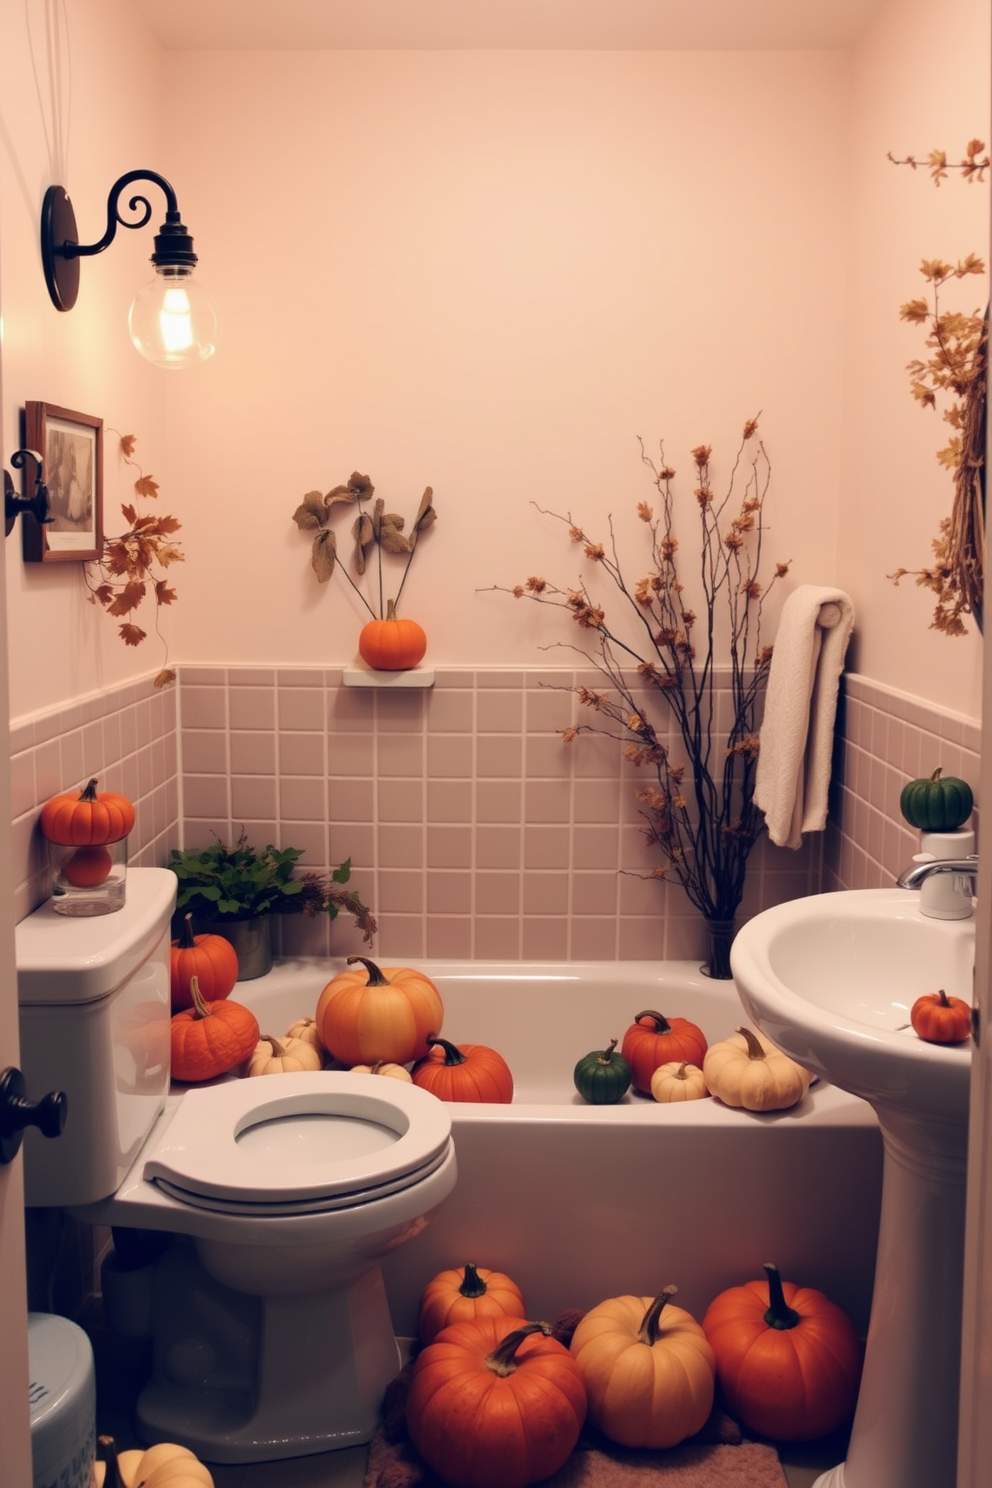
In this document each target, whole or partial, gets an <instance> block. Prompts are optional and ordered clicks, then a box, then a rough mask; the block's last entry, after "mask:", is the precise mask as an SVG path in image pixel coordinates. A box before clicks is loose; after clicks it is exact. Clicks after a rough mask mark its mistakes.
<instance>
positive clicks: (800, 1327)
mask: <svg viewBox="0 0 992 1488" xmlns="http://www.w3.org/2000/svg"><path fill="white" fill-rule="evenodd" d="M765 1272H766V1273H767V1281H749V1282H747V1283H746V1285H744V1286H736V1287H730V1288H729V1289H728V1290H727V1291H725V1292H721V1293H720V1295H719V1296H718V1297H717V1298H716V1299H715V1300H714V1301H713V1302H711V1303H710V1305H709V1307H708V1308H707V1311H706V1316H705V1317H704V1318H703V1332H704V1333H705V1334H706V1337H707V1339H708V1341H709V1344H710V1346H711V1348H712V1349H713V1353H714V1355H715V1357H716V1371H717V1379H718V1380H719V1382H720V1387H721V1389H722V1391H723V1394H724V1397H725V1399H726V1402H727V1409H728V1410H729V1411H730V1412H731V1414H732V1415H734V1416H736V1417H737V1419H738V1421H740V1423H741V1425H742V1426H744V1427H746V1428H747V1429H748V1430H749V1431H755V1432H758V1433H759V1434H760V1435H761V1436H770V1437H772V1438H774V1439H775V1440H777V1441H812V1440H813V1439H814V1438H815V1437H818V1436H825V1435H826V1434H827V1433H828V1432H829V1431H834V1430H836V1428H837V1427H838V1426H842V1425H843V1424H844V1422H845V1421H847V1420H848V1419H849V1417H850V1416H851V1415H852V1413H853V1411H854V1406H855V1403H856V1401H857V1398H858V1385H859V1382H860V1379H861V1360H862V1349H861V1341H860V1339H859V1338H858V1335H857V1333H856V1332H855V1330H854V1325H853V1324H852V1323H851V1321H850V1319H849V1318H848V1317H847V1315H846V1313H844V1312H842V1311H841V1309H840V1308H839V1307H838V1306H837V1305H836V1303H834V1302H831V1301H830V1299H829V1297H825V1296H824V1295H823V1293H822V1292H817V1291H814V1289H813V1288H812V1287H799V1286H794V1285H793V1284H792V1283H791V1282H787V1281H786V1282H783V1281H782V1280H781V1278H780V1276H779V1274H778V1270H777V1269H776V1267H775V1266H773V1265H771V1264H766V1265H765Z"/></svg>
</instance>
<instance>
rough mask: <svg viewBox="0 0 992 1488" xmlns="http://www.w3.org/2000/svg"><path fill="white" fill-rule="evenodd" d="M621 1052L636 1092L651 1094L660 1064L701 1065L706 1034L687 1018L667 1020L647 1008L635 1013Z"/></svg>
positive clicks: (624, 1037) (704, 1052)
mask: <svg viewBox="0 0 992 1488" xmlns="http://www.w3.org/2000/svg"><path fill="white" fill-rule="evenodd" d="M621 1053H622V1054H623V1057H624V1059H626V1061H627V1063H628V1064H629V1065H630V1077H631V1081H632V1082H633V1086H634V1089H635V1090H639V1091H640V1092H641V1094H642V1095H650V1094H651V1076H652V1075H653V1074H654V1072H655V1070H656V1069H657V1068H658V1066H659V1065H661V1064H673V1063H674V1062H675V1061H676V1060H678V1061H679V1062H680V1063H681V1062H682V1061H683V1060H685V1061H686V1063H688V1064H698V1065H699V1066H700V1067H701V1066H702V1063H703V1057H704V1055H705V1054H706V1035H705V1034H704V1033H703V1030H702V1029H701V1028H699V1027H698V1026H697V1025H696V1024H695V1023H690V1022H689V1019H688V1018H666V1017H664V1016H663V1014H661V1013H654V1012H652V1011H651V1010H650V1009H648V1010H647V1011H645V1012H643V1013H636V1014H635V1015H634V1021H633V1023H632V1024H631V1025H630V1027H629V1028H628V1029H627V1032H626V1033H625V1034H624V1036H623V1044H622V1045H621Z"/></svg>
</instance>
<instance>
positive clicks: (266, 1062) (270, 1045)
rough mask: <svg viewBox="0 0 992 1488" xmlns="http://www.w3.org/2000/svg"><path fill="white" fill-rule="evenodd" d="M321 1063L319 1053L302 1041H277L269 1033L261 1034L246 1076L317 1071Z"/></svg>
mask: <svg viewBox="0 0 992 1488" xmlns="http://www.w3.org/2000/svg"><path fill="white" fill-rule="evenodd" d="M323 1062H324V1061H323V1059H322V1057H321V1055H320V1053H319V1051H318V1050H317V1049H315V1048H314V1046H313V1044H309V1043H307V1042H306V1041H305V1040H304V1039H298V1038H281V1039H277V1038H273V1036H272V1034H271V1033H263V1034H262V1037H261V1038H260V1039H259V1041H258V1043H257V1045H256V1046H255V1052H254V1054H253V1055H252V1056H251V1058H250V1059H249V1061H248V1069H247V1074H248V1075H249V1076H253V1075H287V1074H298V1073H299V1072H300V1071H303V1070H306V1071H310V1070H319V1069H320V1068H321V1066H322V1064H323Z"/></svg>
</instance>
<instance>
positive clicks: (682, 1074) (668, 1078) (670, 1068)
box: [651, 1060, 709, 1105]
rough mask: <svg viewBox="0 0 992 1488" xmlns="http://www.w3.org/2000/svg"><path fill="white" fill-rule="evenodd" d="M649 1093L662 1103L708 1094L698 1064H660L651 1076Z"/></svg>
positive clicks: (700, 1098)
mask: <svg viewBox="0 0 992 1488" xmlns="http://www.w3.org/2000/svg"><path fill="white" fill-rule="evenodd" d="M651 1094H652V1095H653V1096H654V1098H655V1100H656V1101H660V1102H661V1104H662V1105H674V1104H675V1103H676V1102H678V1101H691V1100H702V1099H703V1098H704V1097H705V1096H707V1095H709V1091H708V1090H707V1088H706V1080H705V1079H704V1077H703V1072H702V1070H701V1069H700V1068H699V1065H698V1064H687V1063H685V1062H683V1063H679V1062H678V1061H677V1060H676V1061H675V1062H674V1063H672V1064H660V1065H659V1066H658V1068H657V1069H656V1070H655V1072H654V1074H653V1075H652V1076H651Z"/></svg>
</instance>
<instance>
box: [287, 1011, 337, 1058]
mask: <svg viewBox="0 0 992 1488" xmlns="http://www.w3.org/2000/svg"><path fill="white" fill-rule="evenodd" d="M286 1037H287V1038H294V1039H302V1040H303V1042H304V1043H305V1044H313V1046H314V1048H315V1049H316V1050H317V1053H318V1054H319V1055H320V1057H321V1059H323V1058H324V1057H325V1055H326V1054H327V1050H326V1049H325V1048H324V1045H323V1043H322V1042H321V1038H320V1034H319V1033H318V1031H317V1020H316V1018H297V1020H296V1022H295V1023H290V1025H289V1027H288V1028H287V1029H286Z"/></svg>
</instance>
